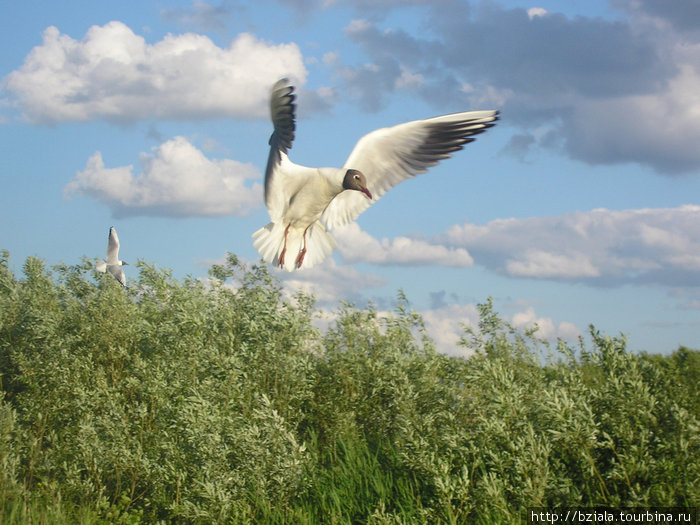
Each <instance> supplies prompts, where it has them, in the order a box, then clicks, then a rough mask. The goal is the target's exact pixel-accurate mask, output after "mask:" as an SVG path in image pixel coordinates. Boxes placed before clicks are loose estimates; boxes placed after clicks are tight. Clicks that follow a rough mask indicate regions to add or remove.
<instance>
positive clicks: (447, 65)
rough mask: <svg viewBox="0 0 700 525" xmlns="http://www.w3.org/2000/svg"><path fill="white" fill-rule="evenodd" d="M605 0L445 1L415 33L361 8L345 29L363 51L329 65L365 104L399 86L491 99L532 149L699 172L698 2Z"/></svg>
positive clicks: (486, 102)
mask: <svg viewBox="0 0 700 525" xmlns="http://www.w3.org/2000/svg"><path fill="white" fill-rule="evenodd" d="M612 4H613V6H614V7H617V8H618V9H620V16H618V17H616V18H615V19H604V18H600V17H597V18H592V17H586V16H577V17H572V18H570V17H567V16H565V15H563V14H560V13H557V12H554V11H548V10H545V9H542V8H538V7H531V8H529V9H525V8H520V7H516V8H510V7H505V6H504V3H502V2H462V1H460V0H443V1H441V2H434V3H433V4H431V5H430V6H426V7H425V10H426V21H427V22H429V23H426V30H425V31H422V32H408V31H405V30H403V29H401V28H394V27H391V26H389V25H387V23H385V22H384V21H383V20H382V19H381V18H377V17H370V16H369V15H368V17H367V18H366V19H357V20H354V21H353V22H351V23H350V24H348V26H347V27H346V29H345V35H346V36H347V37H348V38H349V39H350V40H351V41H352V42H354V43H355V44H356V45H357V46H358V47H359V48H360V49H361V50H362V51H363V52H364V54H365V55H366V57H367V59H368V60H366V61H359V63H357V64H342V63H338V64H336V68H337V74H338V76H339V77H340V78H342V80H343V83H344V85H345V86H346V87H347V92H348V93H349V94H351V95H355V96H356V97H357V99H358V101H359V102H360V103H361V104H362V105H363V106H364V107H365V108H367V109H369V110H376V109H377V108H379V107H381V106H382V105H384V104H386V103H387V102H388V100H390V96H391V93H392V92H395V91H397V90H405V91H411V92H412V93H415V94H416V95H419V96H422V97H423V98H425V99H426V100H428V101H436V100H438V101H440V102H441V104H442V103H445V102H449V103H450V104H451V106H453V107H458V106H459V105H462V106H464V107H468V108H477V107H486V106H489V107H491V106H494V107H497V108H499V109H501V110H502V114H503V118H504V119H505V118H507V119H508V122H509V123H511V124H516V125H519V126H521V127H522V130H523V133H522V136H523V137H528V142H529V143H530V144H529V147H545V148H549V147H556V148H561V149H562V151H564V152H565V153H566V154H568V155H569V156H571V157H572V158H576V159H578V160H582V161H584V162H587V163H590V164H615V163H628V162H632V163H639V164H644V165H647V166H650V167H652V168H653V169H655V170H657V171H658V172H659V173H662V174H669V175H674V174H688V173H698V172H700V148H697V146H696V145H697V144H698V143H699V142H700V95H699V94H700V73H698V71H700V68H698V64H700V31H698V26H700V23H698V22H697V18H698V17H697V16H696V15H697V12H698V7H697V6H698V3H697V2H695V1H694V0H686V1H681V2H663V1H657V0H614V1H613V2H612ZM407 79H410V80H412V81H411V82H407ZM538 129H539V130H541V129H548V130H549V133H539V137H538V134H537V133H535V130H538ZM521 145H528V144H526V143H523V142H522V141H521Z"/></svg>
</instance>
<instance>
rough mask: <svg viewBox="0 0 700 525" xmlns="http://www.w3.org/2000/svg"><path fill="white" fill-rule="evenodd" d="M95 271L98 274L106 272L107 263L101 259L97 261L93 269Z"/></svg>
mask: <svg viewBox="0 0 700 525" xmlns="http://www.w3.org/2000/svg"><path fill="white" fill-rule="evenodd" d="M95 270H97V271H98V272H102V273H104V272H106V271H107V262H106V261H103V260H102V259H97V266H96V267H95Z"/></svg>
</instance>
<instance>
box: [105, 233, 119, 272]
mask: <svg viewBox="0 0 700 525" xmlns="http://www.w3.org/2000/svg"><path fill="white" fill-rule="evenodd" d="M118 262H119V237H117V230H115V229H114V228H110V229H109V240H108V241H107V264H117V263H118Z"/></svg>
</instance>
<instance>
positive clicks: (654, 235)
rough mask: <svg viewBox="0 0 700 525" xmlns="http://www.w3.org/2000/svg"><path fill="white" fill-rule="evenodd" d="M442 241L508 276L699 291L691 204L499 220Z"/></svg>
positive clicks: (699, 232) (698, 240) (699, 215)
mask: <svg viewBox="0 0 700 525" xmlns="http://www.w3.org/2000/svg"><path fill="white" fill-rule="evenodd" d="M440 240H441V241H442V242H444V243H445V244H446V245H448V246H452V247H463V248H466V249H468V250H469V252H470V253H471V254H472V256H473V257H474V260H475V261H476V264H480V265H483V266H485V267H487V268H489V269H492V270H494V271H497V272H499V273H504V274H507V275H509V276H512V277H527V278H539V279H554V280H561V281H582V282H588V283H591V284H600V285H617V284H624V283H633V282H636V283H655V284H662V285H668V286H688V285H690V286H697V283H698V277H699V276H700V206H696V205H686V206H681V207H678V208H662V209H639V210H622V211H612V210H606V209H597V210H593V211H590V212H576V213H569V214H565V215H561V216H558V217H538V218H527V219H498V220H494V221H491V222H489V223H487V224H485V225H474V224H462V225H455V226H452V227H451V228H449V229H448V231H447V232H446V234H445V235H444V236H442V237H441V239H440Z"/></svg>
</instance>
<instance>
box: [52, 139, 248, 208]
mask: <svg viewBox="0 0 700 525" xmlns="http://www.w3.org/2000/svg"><path fill="white" fill-rule="evenodd" d="M140 163H141V173H140V174H137V175H135V174H134V169H133V166H121V167H117V168H106V167H105V165H104V162H103V160H102V155H101V153H100V152H97V153H95V154H94V155H93V156H92V157H90V159H89V160H88V162H87V165H86V167H85V170H83V171H81V172H79V173H78V174H76V175H75V177H73V180H71V181H70V182H69V183H68V185H67V186H66V187H65V188H64V194H65V195H66V196H71V195H74V194H77V195H86V196H89V197H92V198H94V199H96V200H98V201H101V202H102V203H104V204H106V205H107V206H109V207H110V208H111V209H112V213H114V215H116V216H126V215H161V216H162V215H168V216H190V217H191V216H218V215H246V214H247V213H248V212H249V211H250V210H251V209H253V208H257V207H258V206H260V205H261V204H262V186H261V185H260V184H259V183H257V182H256V183H253V184H252V185H246V181H247V180H251V179H253V180H254V179H258V180H259V179H260V178H261V177H262V175H261V174H260V172H259V171H258V170H257V169H256V168H255V167H254V166H253V165H251V164H242V163H240V162H236V161H233V160H226V159H224V160H210V159H208V158H207V157H206V156H205V155H204V153H202V152H201V151H200V150H199V149H197V148H196V147H195V146H193V145H192V144H191V143H190V142H189V141H188V140H187V139H185V138H184V137H175V138H174V139H172V140H169V141H167V142H165V143H163V144H161V145H160V146H159V147H158V148H157V149H156V151H155V153H154V154H153V155H148V154H141V158H140Z"/></svg>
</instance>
